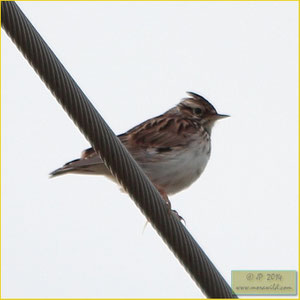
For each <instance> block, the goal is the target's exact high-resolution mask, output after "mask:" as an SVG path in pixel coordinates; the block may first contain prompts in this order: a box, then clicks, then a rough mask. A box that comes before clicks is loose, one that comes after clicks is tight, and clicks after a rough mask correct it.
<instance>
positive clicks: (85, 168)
mask: <svg viewBox="0 0 300 300" xmlns="http://www.w3.org/2000/svg"><path fill="white" fill-rule="evenodd" d="M64 174H85V175H89V174H90V175H106V174H110V172H109V171H108V169H107V168H106V167H105V165H104V163H103V162H102V160H100V158H99V157H98V156H95V157H93V158H89V159H82V158H80V159H75V160H72V161H70V162H68V163H66V164H65V165H64V166H62V167H61V168H58V169H56V170H54V171H53V172H51V173H50V174H49V176H50V178H53V177H56V176H60V175H64Z"/></svg>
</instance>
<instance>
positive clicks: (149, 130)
mask: <svg viewBox="0 0 300 300" xmlns="http://www.w3.org/2000/svg"><path fill="white" fill-rule="evenodd" d="M199 128H200V126H199V125H198V123H197V122H195V121H193V120H190V119H186V118H179V117H176V116H170V117H169V118H166V116H165V115H162V116H158V117H156V118H153V119H150V120H147V121H145V122H144V123H142V124H140V125H138V126H136V127H134V128H132V129H131V130H129V131H127V132H126V133H124V134H122V135H119V136H118V137H119V139H120V140H121V141H122V143H123V144H124V145H125V146H126V147H127V148H131V147H141V148H162V149H163V148H172V147H176V146H182V145H186V144H187V143H188V141H189V140H190V139H189V137H190V135H193V134H195V133H196V132H197V131H199Z"/></svg>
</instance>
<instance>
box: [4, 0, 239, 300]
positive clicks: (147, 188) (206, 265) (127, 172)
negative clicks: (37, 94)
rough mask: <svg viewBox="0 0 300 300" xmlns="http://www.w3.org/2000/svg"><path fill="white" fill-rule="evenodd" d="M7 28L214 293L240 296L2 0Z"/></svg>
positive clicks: (50, 55) (13, 5)
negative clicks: (234, 291) (233, 290)
mask: <svg viewBox="0 0 300 300" xmlns="http://www.w3.org/2000/svg"><path fill="white" fill-rule="evenodd" d="M1 14H2V24H1V25H2V27H3V28H4V29H5V31H6V33H7V34H8V35H9V36H10V37H11V39H12V40H13V42H14V43H15V44H16V45H17V47H18V48H19V50H20V51H21V52H22V53H23V55H24V56H25V58H26V59H27V60H28V61H29V63H30V64H31V65H32V67H33V68H34V69H35V71H36V72H37V73H38V75H39V76H40V78H41V79H42V80H43V81H44V83H45V84H46V86H47V87H48V88H49V89H50V91H51V92H52V93H53V95H54V96H55V97H56V99H57V101H58V102H59V103H60V104H61V105H62V106H63V108H64V110H65V111H66V112H67V113H68V115H69V116H70V118H71V119H72V120H73V121H74V123H75V124H76V125H77V126H78V127H79V129H80V130H81V132H82V133H83V134H84V136H85V137H86V138H87V140H88V141H89V142H90V143H91V145H92V147H93V148H94V149H95V151H96V152H97V153H98V154H99V155H100V156H101V158H102V159H103V161H104V163H105V165H106V166H107V167H108V168H109V169H110V170H111V172H112V174H113V175H114V176H115V177H116V178H117V180H118V181H119V183H120V184H121V185H122V187H123V188H124V189H125V190H126V191H127V192H128V194H129V195H130V197H131V198H132V199H133V200H134V202H135V203H136V205H137V206H138V207H139V208H140V209H141V211H142V212H143V214H144V215H145V216H146V218H147V219H148V220H149V222H150V223H151V224H152V226H153V227H154V228H155V229H156V231H157V232H158V234H159V235H160V236H161V237H162V238H163V240H164V241H165V243H166V244H167V245H168V246H169V248H170V249H171V250H172V251H173V253H174V254H175V256H176V257H177V258H178V259H179V261H180V262H181V263H182V265H183V266H184V267H185V269H186V270H187V272H189V274H190V275H191V277H192V278H193V279H194V281H195V282H196V283H197V285H198V286H199V287H200V288H201V290H202V291H203V293H204V294H205V295H206V296H207V297H209V298H237V296H236V295H235V294H234V293H233V292H232V290H231V288H230V286H229V285H228V284H227V283H226V281H225V280H224V278H223V277H222V276H221V274H220V273H219V272H218V270H217V269H216V268H215V266H214V265H213V264H212V262H211V261H210V260H209V258H208V257H207V256H206V254H205V253H204V251H203V250H202V249H201V248H200V246H199V245H198V244H197V242H196V241H195V240H194V238H193V237H192V236H191V235H190V233H189V232H188V231H187V230H186V228H185V227H184V226H183V225H182V224H181V223H180V221H179V220H178V218H177V217H175V216H174V215H173V214H171V213H170V211H169V209H168V208H167V206H166V203H165V202H164V201H163V200H162V198H161V196H160V194H159V192H158V191H157V190H156V188H155V187H154V186H153V185H152V183H151V182H150V181H149V179H148V178H147V176H146V175H145V174H144V173H143V171H142V170H141V168H140V167H139V166H138V164H137V163H136V162H135V161H134V159H133V158H132V157H131V155H130V154H129V153H128V151H127V150H126V148H125V147H124V146H123V145H122V144H121V142H120V141H119V139H118V138H117V137H116V136H115V135H114V133H113V132H112V130H111V129H110V128H109V127H108V125H107V124H106V123H105V121H104V120H103V118H102V117H101V116H100V114H99V113H98V112H97V110H96V109H95V108H94V107H93V105H92V104H91V102H90V101H89V100H88V98H87V97H86V96H85V94H84V93H83V92H82V91H81V89H80V88H79V86H78V85H77V84H76V82H75V81H74V80H73V78H72V77H71V76H70V74H69V73H68V72H67V70H66V69H65V68H64V66H63V65H62V64H61V63H60V61H59V60H58V59H57V57H56V56H55V54H54V53H53V52H52V51H51V49H50V48H49V47H48V45H47V44H46V43H45V41H44V40H43V39H42V37H41V36H40V35H39V33H38V32H37V31H36V30H35V28H34V27H33V26H32V24H31V23H30V22H29V20H28V19H27V18H26V16H25V15H24V14H23V12H22V11H21V10H20V8H19V7H18V6H17V4H16V3H15V2H13V1H4V2H1Z"/></svg>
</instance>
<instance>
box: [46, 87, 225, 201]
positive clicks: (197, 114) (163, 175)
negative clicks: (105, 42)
mask: <svg viewBox="0 0 300 300" xmlns="http://www.w3.org/2000/svg"><path fill="white" fill-rule="evenodd" d="M187 95H188V97H186V98H183V99H182V100H181V101H180V102H179V103H178V104H177V105H176V106H174V107H172V108H171V109H169V110H168V111H166V112H165V113H163V114H161V115H159V116H157V117H154V118H151V119H148V120H146V121H144V122H142V123H141V124H139V125H137V126H135V127H133V128H132V129H130V130H128V131H127V132H125V133H123V134H120V135H118V136H117V137H118V138H119V140H120V141H121V142H122V143H123V145H124V146H125V147H126V148H127V150H128V151H129V152H130V154H131V155H132V156H133V158H134V159H135V160H136V162H137V163H138V164H139V165H140V167H141V168H142V169H143V171H144V172H145V174H146V175H147V176H148V177H149V179H150V180H151V182H152V183H153V184H154V185H155V186H156V188H157V189H158V191H159V192H160V194H161V195H162V197H163V199H165V200H166V202H167V203H169V200H168V196H169V195H173V194H176V193H178V192H180V191H182V190H184V189H186V188H188V187H189V186H190V185H191V184H192V183H193V182H195V181H196V180H197V179H198V178H199V177H200V175H201V174H202V172H203V171H204V169H205V167H206V165H207V163H208V161H209V158H210V154H211V131H212V128H213V125H214V124H215V122H216V121H217V120H220V119H223V118H227V117H229V116H228V115H223V114H218V113H217V111H216V109H215V108H214V107H213V105H212V104H211V103H209V102H208V101H207V100H206V99H205V98H204V97H203V96H200V95H198V94H196V93H194V92H187ZM64 174H85V175H104V176H106V177H108V178H109V179H112V180H113V181H116V180H115V179H114V177H113V175H112V174H111V172H110V171H109V169H108V168H107V167H106V166H105V164H104V162H103V161H102V159H101V158H100V157H99V155H98V154H97V153H96V152H95V151H94V149H93V148H89V149H86V150H84V151H83V152H82V153H81V157H80V158H78V159H75V160H72V161H70V162H67V163H66V164H65V165H63V166H62V167H61V168H58V169H56V170H54V171H53V172H51V173H50V177H57V176H59V175H64Z"/></svg>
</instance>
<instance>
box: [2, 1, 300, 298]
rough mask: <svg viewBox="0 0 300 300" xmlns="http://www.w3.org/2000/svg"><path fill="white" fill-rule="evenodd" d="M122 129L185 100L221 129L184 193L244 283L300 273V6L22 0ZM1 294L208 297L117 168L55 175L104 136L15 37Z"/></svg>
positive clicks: (5, 73) (7, 55)
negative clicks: (77, 113) (48, 81)
mask: <svg viewBox="0 0 300 300" xmlns="http://www.w3.org/2000/svg"><path fill="white" fill-rule="evenodd" d="M18 5H19V6H20V7H21V9H22V10H23V11H24V12H25V14H26V15H27V17H28V18H29V19H30V20H31V22H32V23H33V24H34V26H35V27H36V28H37V30H38V31H39V32H40V34H41V35H42V36H43V38H44V39H45V40H46V42H47V43H48V44H49V46H50V47H51V48H52V50H53V51H54V52H55V53H56V55H57V56H58V57H59V59H60V60H61V62H62V63H63V64H64V65H65V67H66V68H67V69H68V71H69V72H70V73H71V75H72V76H73V77H74V79H75V80H76V81H77V83H78V84H79V86H80V87H81V88H82V89H83V91H84V92H85V93H86V95H87V96H88V97H89V99H90V100H91V101H92V102H93V103H94V105H95V106H96V108H97V109H98V110H99V112H100V113H101V114H102V116H103V117H104V118H105V120H106V121H107V122H108V124H109V125H110V126H111V128H112V129H113V130H114V132H115V133H118V134H119V133H122V132H124V131H126V130H128V129H130V128H131V127H133V126H135V125H137V124H138V123H140V122H142V121H144V120H145V119H147V118H150V117H154V116H156V115H158V114H161V113H163V112H164V111H166V110H167V109H169V108H171V107H172V106H174V105H176V104H177V103H178V102H179V101H180V100H181V98H183V97H185V96H186V94H185V91H194V92H197V93H200V94H201V95H203V96H205V97H206V98H207V99H208V100H209V101H210V102H211V103H212V104H213V105H214V106H215V107H216V109H217V110H218V111H219V112H220V113H224V114H230V115H231V118H228V119H226V120H222V121H220V122H219V123H217V124H216V126H215V128H214V130H213V133H212V147H213V148H212V156H211V159H210V161H209V163H208V166H207V168H206V170H205V172H204V173H203V175H202V176H201V178H200V179H199V180H198V181H197V182H196V183H194V184H193V185H192V186H191V187H190V188H189V189H187V190H185V191H183V192H181V193H179V194H177V195H175V196H172V197H170V200H171V202H172V205H173V208H174V209H176V210H177V211H178V212H179V213H180V215H181V216H183V217H184V218H185V220H186V223H187V228H188V230H189V231H190V232H191V233H192V235H193V236H194V238H195V239H196V240H197V241H198V243H199V244H200V245H201V247H202V248H203V249H204V250H205V252H206V253H207V255H208V256H209V257H210V259H211V260H212V261H213V263H214V264H215V265H216V267H217V268H218V269H219V271H220V272H221V273H222V274H223V276H224V277H225V279H226V280H227V281H228V282H229V283H230V280H231V271H232V270H244V269H246V270H297V269H298V171H297V170H298V3H297V2H288V1H284V2H18ZM1 55H2V69H1V71H2V90H1V96H2V123H1V124H2V169H1V170H2V192H1V196H2V297H4V298H6V297H10V298H25V297H27V298H33V297H40V298H46V297H60V298H66V297H69V298H71V297H72V298H75V297H76V298H84V297H85V298H87V297H94V298H102V297H148V298H154V297H169V298H170V297H197V298H201V297H203V294H202V293H201V292H200V290H199V289H198V287H197V286H196V284H195V283H194V282H193V280H192V279H191V278H190V276H189V275H188V274H187V273H186V271H185V270H184V268H183V267H182V266H181V265H180V263H179V262H178V261H177V259H176V258H175V257H174V255H173V254H172V253H171V252H170V250H169V249H168V247H167V246H166V245H165V244H164V243H163V241H162V240H161V238H160V237H159V236H158V234H157V233H156V232H155V231H154V230H153V229H152V227H151V226H150V225H149V226H147V228H146V230H145V232H144V233H143V226H144V224H145V217H144V216H143V215H142V214H141V213H140V211H139V210H138V209H137V207H136V206H135V204H134V203H133V201H132V200H131V199H130V198H129V197H128V196H127V195H126V194H124V193H121V192H120V191H119V188H118V187H117V185H116V184H114V183H112V182H110V181H108V180H107V179H105V178H103V177H92V176H76V175H68V176H64V177H59V178H55V179H49V178H48V174H49V173H50V172H51V171H53V170H54V169H56V168H58V167H60V166H62V165H63V164H64V163H65V162H67V161H69V160H72V159H75V158H77V157H78V156H79V155H80V152H81V151H82V150H83V149H85V148H87V147H89V144H88V143H87V141H86V140H85V138H84V137H83V136H82V134H81V133H80V132H79V131H78V129H77V128H76V126H75V125H74V124H73V123H72V121H71V120H70V119H69V118H68V116H67V115H66V114H65V113H64V111H63V110H62V108H61V107H60V105H59V104H58V103H57V102H56V100H55V99H54V97H53V96H52V95H51V93H50V92H49V91H48V89H47V88H46V87H45V85H44V84H43V83H42V82H41V80H40V79H39V78H38V76H37V75H36V74H35V72H34V71H33V69H32V68H31V67H30V66H29V64H28V63H27V62H26V60H25V59H24V58H23V56H22V55H21V54H20V52H19V51H18V50H17V48H16V47H15V45H14V44H13V43H12V42H11V40H10V39H8V37H7V36H6V34H5V32H4V31H3V30H2V49H1Z"/></svg>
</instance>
